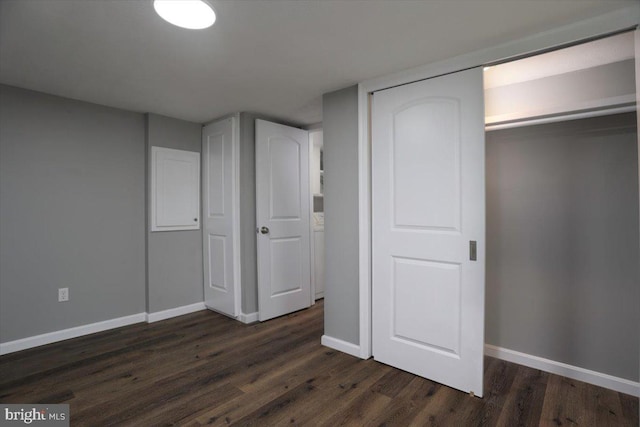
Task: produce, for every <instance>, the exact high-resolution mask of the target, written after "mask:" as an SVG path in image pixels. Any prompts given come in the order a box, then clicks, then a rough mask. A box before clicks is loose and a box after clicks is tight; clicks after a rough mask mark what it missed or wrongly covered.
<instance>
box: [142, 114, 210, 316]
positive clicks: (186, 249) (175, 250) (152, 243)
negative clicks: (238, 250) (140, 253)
mask: <svg viewBox="0 0 640 427" xmlns="http://www.w3.org/2000/svg"><path fill="white" fill-rule="evenodd" d="M146 141H147V156H148V158H149V159H150V158H151V147H152V146H156V147H166V148H174V149H177V150H186V151H195V152H198V153H200V152H201V151H202V125H200V124H198V123H191V122H186V121H184V120H178V119H173V118H170V117H164V116H159V115H157V114H147V115H146ZM149 169H150V168H149ZM149 179H150V178H149ZM149 198H150V196H148V197H147V203H149ZM149 230H150V227H149V226H148V225H147V298H148V299H147V311H148V312H149V313H153V312H156V311H162V310H167V309H170V308H175V307H181V306H184V305H189V304H193V303H197V302H201V301H203V300H204V294H203V266H202V229H200V230H184V231H162V232H151V231H149Z"/></svg>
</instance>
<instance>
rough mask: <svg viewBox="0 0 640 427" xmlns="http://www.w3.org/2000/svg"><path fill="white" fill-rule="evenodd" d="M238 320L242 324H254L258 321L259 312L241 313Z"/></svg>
mask: <svg viewBox="0 0 640 427" xmlns="http://www.w3.org/2000/svg"><path fill="white" fill-rule="evenodd" d="M238 320H239V321H241V322H242V323H253V322H257V321H258V312H257V311H255V312H253V313H240V316H238Z"/></svg>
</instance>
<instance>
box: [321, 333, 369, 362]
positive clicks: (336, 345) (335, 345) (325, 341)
mask: <svg viewBox="0 0 640 427" xmlns="http://www.w3.org/2000/svg"><path fill="white" fill-rule="evenodd" d="M320 342H321V344H322V345H323V346H325V347H329V348H332V349H334V350H338V351H341V352H343V353H347V354H350V355H351V356H355V357H360V346H359V345H355V344H352V343H350V342H346V341H342V340H341V339H338V338H333V337H329V336H327V335H323V336H322V339H321V340H320Z"/></svg>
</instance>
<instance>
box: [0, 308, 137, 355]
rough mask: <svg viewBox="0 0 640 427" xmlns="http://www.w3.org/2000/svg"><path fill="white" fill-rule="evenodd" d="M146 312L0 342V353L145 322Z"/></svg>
mask: <svg viewBox="0 0 640 427" xmlns="http://www.w3.org/2000/svg"><path fill="white" fill-rule="evenodd" d="M145 320H146V313H138V314H132V315H130V316H124V317H118V318H117V319H110V320H105V321H103V322H97V323H91V324H89V325H82V326H76V327H74V328H69V329H63V330H61V331H55V332H50V333H47V334H42V335H35V336H33V337H28V338H23V339H19V340H15V341H9V342H6V343H2V344H0V355H3V354H9V353H14V352H16V351H20V350H26V349H28V348H33V347H39V346H41V345H45V344H51V343H54V342H58V341H64V340H68V339H71V338H77V337H81V336H83V335H89V334H94V333H96V332H102V331H106V330H108V329H115V328H120V327H122V326H128V325H133V324H134V323H140V322H144V321H145Z"/></svg>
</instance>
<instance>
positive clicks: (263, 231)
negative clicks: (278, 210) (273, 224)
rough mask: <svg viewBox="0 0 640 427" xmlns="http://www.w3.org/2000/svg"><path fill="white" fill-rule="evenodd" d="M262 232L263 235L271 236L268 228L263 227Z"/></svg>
mask: <svg viewBox="0 0 640 427" xmlns="http://www.w3.org/2000/svg"><path fill="white" fill-rule="evenodd" d="M260 232H261V233H262V234H269V228H268V227H261V228H260Z"/></svg>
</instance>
